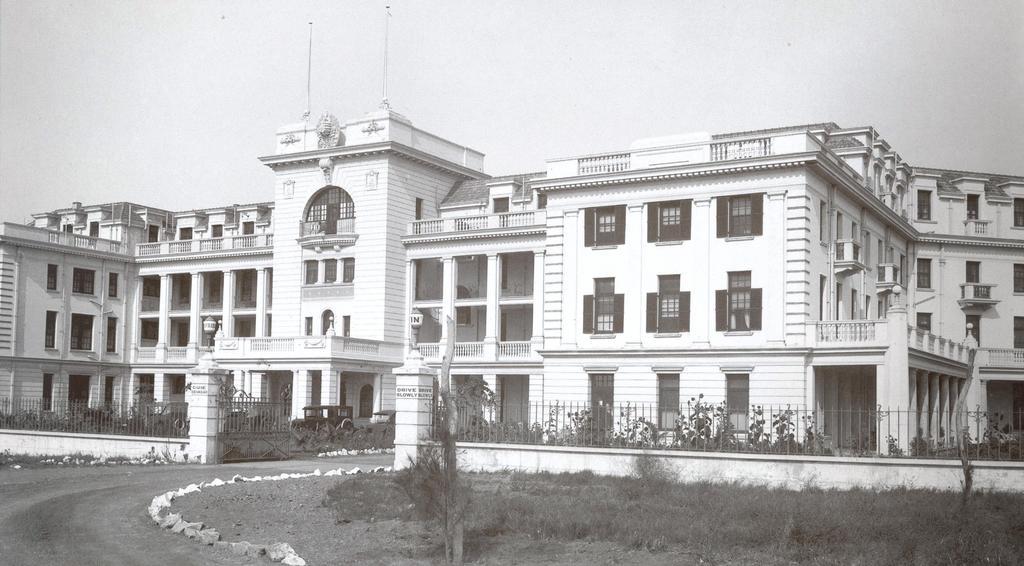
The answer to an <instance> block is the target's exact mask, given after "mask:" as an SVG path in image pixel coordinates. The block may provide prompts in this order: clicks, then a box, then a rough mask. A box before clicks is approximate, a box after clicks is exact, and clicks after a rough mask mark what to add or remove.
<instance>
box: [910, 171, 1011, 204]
mask: <svg viewBox="0 0 1024 566" xmlns="http://www.w3.org/2000/svg"><path fill="white" fill-rule="evenodd" d="M914 171H915V172H919V173H930V174H932V175H938V176H939V180H938V181H937V182H936V185H937V187H938V193H939V194H940V195H950V196H957V195H963V192H962V191H961V190H960V189H957V188H956V187H955V186H953V184H952V182H953V180H954V179H958V178H960V177H981V178H984V179H985V197H986V198H1010V195H1008V194H1006V191H1004V190H1003V189H1001V188H1000V187H999V186H998V185H1001V184H1003V183H1006V182H1008V181H1017V182H1019V183H1024V177H1020V176H1017V175H999V174H993V173H979V172H977V171H960V170H957V169H936V168H934V167H914Z"/></svg>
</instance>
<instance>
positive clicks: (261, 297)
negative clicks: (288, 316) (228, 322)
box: [256, 267, 267, 336]
mask: <svg viewBox="0 0 1024 566" xmlns="http://www.w3.org/2000/svg"><path fill="white" fill-rule="evenodd" d="M266 335H267V270H266V269H265V268H262V267H261V268H259V269H257V270H256V336H266Z"/></svg>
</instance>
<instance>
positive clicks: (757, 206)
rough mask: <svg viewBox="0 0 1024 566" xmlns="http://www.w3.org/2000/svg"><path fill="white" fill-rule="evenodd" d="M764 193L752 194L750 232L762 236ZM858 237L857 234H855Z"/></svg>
mask: <svg viewBox="0 0 1024 566" xmlns="http://www.w3.org/2000/svg"><path fill="white" fill-rule="evenodd" d="M763 219H764V194H763V193H758V194H756V195H751V196H750V233H751V234H752V235H754V236H760V235H761V234H763V233H764V220H763ZM853 237H856V234H853Z"/></svg>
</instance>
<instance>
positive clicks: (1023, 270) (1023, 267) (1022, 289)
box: [1013, 263, 1024, 293]
mask: <svg viewBox="0 0 1024 566" xmlns="http://www.w3.org/2000/svg"><path fill="white" fill-rule="evenodd" d="M1013 292H1014V293H1024V263H1015V264H1013Z"/></svg>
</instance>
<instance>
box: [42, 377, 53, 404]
mask: <svg viewBox="0 0 1024 566" xmlns="http://www.w3.org/2000/svg"><path fill="white" fill-rule="evenodd" d="M43 410H44V411H52V410H53V374H52V373H44V374H43Z"/></svg>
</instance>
